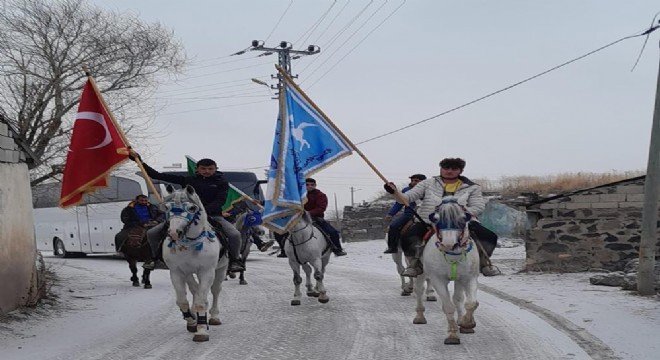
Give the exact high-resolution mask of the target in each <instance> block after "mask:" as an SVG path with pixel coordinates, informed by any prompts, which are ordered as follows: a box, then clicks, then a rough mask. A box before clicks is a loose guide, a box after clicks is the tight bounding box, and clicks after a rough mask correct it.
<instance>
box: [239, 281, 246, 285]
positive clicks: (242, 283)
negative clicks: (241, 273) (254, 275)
mask: <svg viewBox="0 0 660 360" xmlns="http://www.w3.org/2000/svg"><path fill="white" fill-rule="evenodd" d="M238 283H239V284H240V285H247V281H245V280H241V281H239V282H238Z"/></svg>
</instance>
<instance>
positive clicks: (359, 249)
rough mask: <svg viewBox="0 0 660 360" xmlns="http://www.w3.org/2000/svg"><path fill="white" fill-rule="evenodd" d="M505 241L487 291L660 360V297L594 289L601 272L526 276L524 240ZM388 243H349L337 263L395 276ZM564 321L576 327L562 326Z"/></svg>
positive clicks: (629, 352)
mask: <svg viewBox="0 0 660 360" xmlns="http://www.w3.org/2000/svg"><path fill="white" fill-rule="evenodd" d="M500 243H501V244H500V245H501V247H498V248H497V249H495V252H494V253H493V257H492V260H493V264H494V265H497V266H498V267H499V268H500V270H502V273H503V275H500V276H493V277H484V276H481V277H479V283H480V290H481V291H485V292H489V293H491V294H493V293H495V294H493V295H496V296H497V295H500V297H506V300H507V301H513V302H514V304H517V305H518V306H520V307H521V308H525V309H526V310H530V311H532V312H534V313H536V314H537V315H539V316H541V317H542V318H543V319H544V320H546V321H550V322H552V321H555V322H556V324H557V326H563V327H564V329H565V330H566V329H568V330H570V331H574V332H583V331H585V330H586V332H588V333H589V334H591V335H593V338H592V339H590V337H588V336H587V337H586V339H587V340H588V341H594V342H595V341H598V340H600V341H602V343H604V344H606V345H607V346H609V347H610V348H612V349H613V350H614V351H615V352H616V354H617V355H619V356H620V357H621V358H622V359H649V360H650V359H660V341H658V337H659V336H660V335H658V334H659V333H660V296H654V297H641V296H637V295H635V294H634V293H633V292H630V291H624V290H621V289H620V288H617V287H607V286H595V285H591V284H590V283H589V278H590V277H591V276H593V275H595V273H567V274H554V273H520V270H522V268H523V266H524V261H525V247H524V246H523V245H522V241H521V240H517V239H513V240H512V239H501V241H500ZM385 244H386V242H385V240H373V241H367V242H356V243H348V244H347V245H346V251H347V252H348V253H349V256H345V257H342V258H335V259H333V263H343V262H345V263H347V264H348V263H353V264H354V263H355V258H356V257H359V258H360V262H359V263H361V265H356V266H363V267H367V268H369V269H370V271H373V270H374V269H375V270H376V271H382V272H384V273H391V272H392V271H393V269H394V265H393V262H392V260H391V258H390V256H389V255H385V254H382V252H383V250H384V249H385ZM374 254H377V256H374ZM491 289H492V291H488V290H491ZM499 292H503V293H504V294H499ZM507 295H508V296H507ZM544 310H545V311H544ZM562 318H563V319H562ZM562 320H564V322H565V321H566V320H567V321H568V322H570V323H563V325H562ZM581 338H582V339H585V337H581ZM576 340H579V339H578V338H576Z"/></svg>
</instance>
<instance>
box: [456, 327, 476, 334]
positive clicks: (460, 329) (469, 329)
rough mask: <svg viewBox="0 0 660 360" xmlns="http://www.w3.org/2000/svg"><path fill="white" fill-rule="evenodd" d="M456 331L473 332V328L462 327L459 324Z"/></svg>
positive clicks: (462, 332)
mask: <svg viewBox="0 0 660 360" xmlns="http://www.w3.org/2000/svg"><path fill="white" fill-rule="evenodd" d="M458 331H460V333H461V334H474V329H473V328H464V327H462V326H459V327H458Z"/></svg>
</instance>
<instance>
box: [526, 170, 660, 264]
mask: <svg viewBox="0 0 660 360" xmlns="http://www.w3.org/2000/svg"><path fill="white" fill-rule="evenodd" d="M643 193H644V178H643V177H640V178H634V179H629V180H625V181H621V182H618V183H613V184H609V185H604V186H600V187H596V188H593V189H587V190H582V191H578V192H574V193H572V194H569V195H566V196H561V197H555V198H553V199H551V200H548V201H545V202H542V203H538V204H534V205H530V206H528V208H527V213H528V218H529V223H530V230H529V231H528V232H527V237H526V242H525V243H526V253H527V269H528V270H543V271H562V272H576V271H585V270H588V269H594V268H604V269H608V270H612V271H618V270H622V269H623V267H624V266H625V264H626V263H627V262H628V261H629V260H630V259H633V258H637V257H639V242H640V239H641V229H640V228H641V223H642V205H643V200H644V194H643ZM657 245H658V247H659V248H658V249H656V253H657V254H660V251H658V250H659V249H660V242H658V243H657Z"/></svg>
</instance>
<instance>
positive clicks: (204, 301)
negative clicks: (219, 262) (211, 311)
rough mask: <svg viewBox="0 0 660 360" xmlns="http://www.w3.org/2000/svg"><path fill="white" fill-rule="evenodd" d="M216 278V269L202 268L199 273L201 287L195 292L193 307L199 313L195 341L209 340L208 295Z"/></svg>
mask: <svg viewBox="0 0 660 360" xmlns="http://www.w3.org/2000/svg"><path fill="white" fill-rule="evenodd" d="M214 278H215V269H210V270H202V271H199V272H198V273H197V279H198V280H199V288H198V289H197V291H196V292H193V309H194V311H195V313H196V314H197V331H196V332H195V336H194V337H193V341H195V342H202V341H209V333H208V327H209V326H208V322H207V312H206V311H207V310H208V295H209V291H210V290H211V286H212V285H213V282H214Z"/></svg>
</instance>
